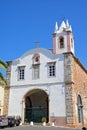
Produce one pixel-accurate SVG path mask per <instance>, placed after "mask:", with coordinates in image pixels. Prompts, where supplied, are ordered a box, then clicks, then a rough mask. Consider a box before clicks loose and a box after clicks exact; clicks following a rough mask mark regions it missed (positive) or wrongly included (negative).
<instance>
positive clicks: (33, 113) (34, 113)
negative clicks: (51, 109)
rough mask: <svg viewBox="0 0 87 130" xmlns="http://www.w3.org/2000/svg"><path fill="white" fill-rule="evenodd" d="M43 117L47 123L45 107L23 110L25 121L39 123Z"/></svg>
mask: <svg viewBox="0 0 87 130" xmlns="http://www.w3.org/2000/svg"><path fill="white" fill-rule="evenodd" d="M43 117H45V118H46V119H47V121H48V110H47V108H45V107H26V108H25V121H26V122H30V121H33V122H36V123H40V122H41V120H42V118H43Z"/></svg>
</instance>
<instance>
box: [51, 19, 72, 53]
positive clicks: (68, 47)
mask: <svg viewBox="0 0 87 130" xmlns="http://www.w3.org/2000/svg"><path fill="white" fill-rule="evenodd" d="M65 52H72V53H73V54H74V37H73V34H72V27H71V25H69V23H68V20H67V21H66V23H65V22H64V21H62V23H61V25H60V27H59V28H58V24H57V22H56V24H55V30H54V33H53V53H54V54H62V53H65Z"/></svg>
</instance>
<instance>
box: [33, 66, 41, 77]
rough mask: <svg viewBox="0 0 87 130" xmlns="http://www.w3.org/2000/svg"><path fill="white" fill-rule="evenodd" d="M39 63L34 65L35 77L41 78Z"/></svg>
mask: <svg viewBox="0 0 87 130" xmlns="http://www.w3.org/2000/svg"><path fill="white" fill-rule="evenodd" d="M39 67H40V65H39V64H35V65H33V79H39Z"/></svg>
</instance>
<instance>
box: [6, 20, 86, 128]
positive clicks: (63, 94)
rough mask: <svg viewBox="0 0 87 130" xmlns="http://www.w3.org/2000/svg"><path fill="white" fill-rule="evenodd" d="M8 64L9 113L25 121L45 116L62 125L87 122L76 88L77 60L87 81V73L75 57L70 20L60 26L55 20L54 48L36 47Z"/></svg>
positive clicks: (49, 120)
mask: <svg viewBox="0 0 87 130" xmlns="http://www.w3.org/2000/svg"><path fill="white" fill-rule="evenodd" d="M74 62H75V63H74ZM7 64H8V69H7V82H8V88H9V98H8V113H7V114H8V115H15V116H18V115H20V117H21V118H22V123H24V122H25V121H27V122H30V121H33V122H35V123H40V122H41V120H42V118H43V117H45V118H46V120H47V122H50V123H51V122H53V121H54V120H55V125H59V126H66V125H67V124H70V125H72V126H76V125H78V124H81V125H82V124H83V122H84V123H85V120H84V119H85V117H83V115H84V114H83V107H81V106H79V105H78V104H80V105H83V104H84V103H83V104H81V103H82V101H81V100H82V99H83V98H81V100H80V97H81V95H80V90H78V91H77V89H76V90H75V82H76V83H77V81H75V82H74V75H76V73H75V74H74V71H76V70H75V68H74V64H78V66H80V67H81V70H82V71H83V73H84V75H85V77H86V78H85V79H84V80H85V81H84V82H85V84H86V83H87V73H86V70H85V69H84V67H83V66H82V65H81V64H80V62H79V61H77V60H76V58H75V57H74V38H73V34H72V28H71V26H70V25H69V23H68V21H66V23H65V22H64V21H63V22H62V24H61V26H60V28H58V25H57V23H56V25H55V30H54V33H53V49H52V50H48V49H44V48H35V49H32V50H29V51H28V52H27V53H25V54H24V55H23V56H21V57H19V58H18V59H15V60H13V61H9V62H7ZM73 68H74V69H73ZM75 79H76V78H75ZM78 82H79V81H78ZM82 82H83V79H82ZM82 97H83V96H82ZM77 102H78V103H77ZM83 102H85V101H84V100H83ZM84 112H86V108H85V109H84Z"/></svg>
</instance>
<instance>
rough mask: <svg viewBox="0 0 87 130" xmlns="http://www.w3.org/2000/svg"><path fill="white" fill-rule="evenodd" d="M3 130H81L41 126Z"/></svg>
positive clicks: (6, 129)
mask: <svg viewBox="0 0 87 130" xmlns="http://www.w3.org/2000/svg"><path fill="white" fill-rule="evenodd" d="M4 129H5V130H82V129H72V128H63V127H43V126H18V127H11V128H9V127H8V128H4ZM4 129H3V130H4Z"/></svg>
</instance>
